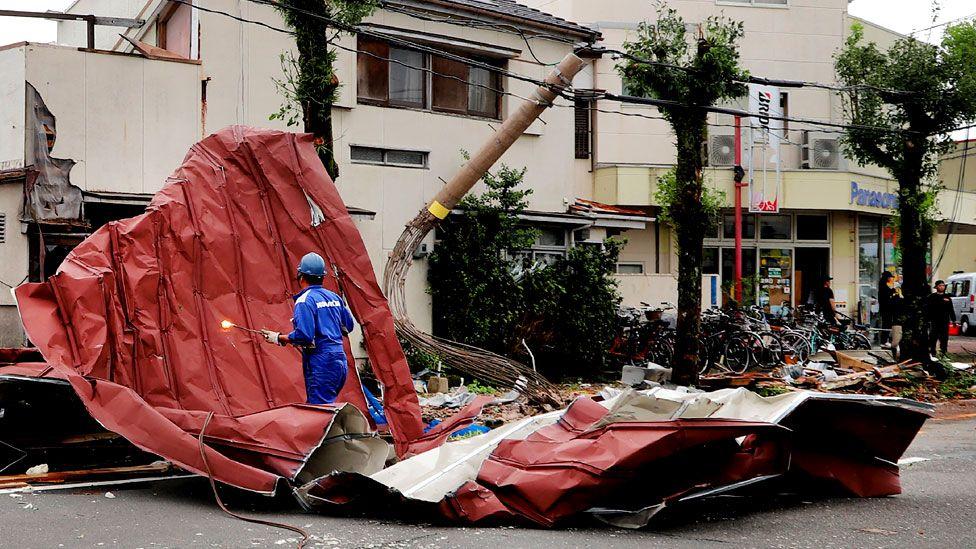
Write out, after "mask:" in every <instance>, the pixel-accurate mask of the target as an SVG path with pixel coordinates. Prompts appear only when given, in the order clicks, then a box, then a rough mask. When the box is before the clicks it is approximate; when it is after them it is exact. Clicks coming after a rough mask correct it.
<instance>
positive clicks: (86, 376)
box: [0, 127, 932, 527]
mask: <svg viewBox="0 0 976 549" xmlns="http://www.w3.org/2000/svg"><path fill="white" fill-rule="evenodd" d="M309 250H315V251H318V252H320V253H321V255H323V256H324V257H325V258H326V260H327V262H328V264H329V267H330V268H329V269H328V271H329V273H330V274H331V276H328V277H327V278H326V280H325V283H324V285H325V286H327V287H328V288H329V289H331V290H333V291H336V292H338V293H340V294H341V295H343V296H344V297H345V298H346V300H347V302H348V303H349V305H350V308H351V309H352V312H353V314H354V316H355V317H356V319H357V320H358V323H359V325H360V326H361V327H362V329H363V333H364V342H365V346H366V351H367V354H368V359H369V365H370V367H371V368H372V369H373V373H374V374H375V376H376V379H377V381H378V382H379V386H380V388H381V390H382V397H383V402H382V410H383V413H384V414H385V417H384V418H383V419H385V420H386V425H387V427H388V429H389V436H390V438H392V441H393V449H394V450H395V455H396V459H398V460H399V462H397V463H395V464H393V465H392V466H390V462H391V461H393V460H391V459H390V457H391V452H390V449H391V448H390V445H389V443H388V442H386V439H385V438H383V437H381V436H380V433H379V430H378V426H379V424H380V423H381V422H380V421H379V420H378V418H377V417H376V416H374V415H372V412H373V411H374V409H375V408H376V406H375V405H374V406H370V405H368V404H367V399H368V398H369V395H367V394H366V392H365V391H364V389H363V386H362V384H361V381H360V379H359V377H358V373H357V371H356V368H355V363H354V362H353V359H352V353H351V350H350V348H349V346H348V341H347V342H346V352H347V356H348V357H349V363H350V369H349V372H350V375H349V379H348V380H347V383H346V386H345V387H344V388H343V390H342V391H341V392H340V395H339V401H338V402H337V404H336V405H334V406H310V405H306V404H304V397H305V395H304V383H303V377H302V371H301V368H300V367H299V366H298V364H299V363H300V358H299V356H298V354H297V352H296V351H295V350H294V349H289V348H283V347H278V346H273V345H264V344H262V342H261V340H260V336H258V335H257V334H256V333H255V332H254V331H249V330H226V329H221V325H222V324H230V325H238V326H241V327H246V328H249V329H253V328H256V327H265V326H277V325H280V324H281V323H282V322H283V319H287V318H289V317H290V316H291V307H292V303H291V296H292V295H293V294H294V293H295V292H296V290H297V288H296V287H295V281H294V276H293V267H294V265H295V264H296V263H297V261H298V258H299V257H300V256H301V255H302V254H304V253H305V252H306V251H309ZM15 295H16V298H17V303H18V307H19V309H20V312H21V314H22V318H23V321H24V324H25V328H26V331H27V333H28V335H29V337H30V339H31V341H33V342H34V343H35V344H36V345H37V347H38V350H39V352H40V354H41V355H43V359H44V362H40V361H37V357H36V356H35V357H33V358H31V357H20V359H18V360H17V361H16V362H17V363H15V364H12V365H9V366H6V367H0V381H6V380H16V382H17V383H22V384H26V386H29V387H31V390H35V391H37V392H38V393H44V392H45V391H48V390H51V391H53V390H54V389H53V388H55V387H59V388H60V390H64V391H68V390H70V392H71V393H73V394H74V395H75V396H76V397H77V401H78V402H80V404H81V405H83V406H84V410H85V411H86V412H87V413H88V414H90V416H91V418H92V419H93V420H94V421H93V423H97V424H98V425H99V426H100V427H99V428H100V429H102V431H101V432H103V433H109V434H117V435H120V437H116V438H115V440H119V441H122V440H124V441H125V446H126V448H127V449H130V450H131V449H133V448H137V449H139V450H142V451H144V452H142V459H145V458H146V457H151V456H160V457H162V458H163V459H164V460H165V461H166V462H167V464H166V467H169V466H170V465H169V464H172V466H174V467H179V468H180V469H183V470H186V471H190V472H192V473H196V474H199V475H205V476H207V477H210V478H211V480H213V479H216V480H217V481H220V482H222V483H225V484H228V485H231V486H235V487H238V488H241V489H244V490H249V491H252V492H258V493H262V494H269V495H270V494H274V493H275V491H276V490H277V489H278V488H279V487H281V488H285V489H286V490H287V491H288V492H289V493H293V494H294V495H295V497H297V498H298V500H299V502H300V503H301V504H302V505H303V506H305V507H307V508H316V509H320V510H330V509H333V508H334V506H336V505H361V506H363V507H364V508H366V509H368V510H371V511H376V510H378V509H380V508H381V507H383V505H380V504H381V503H386V504H387V505H388V506H389V508H390V509H393V510H395V511H396V512H397V513H400V514H404V513H408V512H410V510H416V509H422V510H424V513H425V514H426V516H427V517H428V518H429V516H430V513H432V512H433V513H438V514H440V516H443V517H444V518H446V519H448V520H452V521H457V522H467V523H483V522H489V521H494V522H498V521H504V522H526V521H528V522H531V523H534V524H537V525H540V526H545V527H550V526H558V525H561V524H567V523H568V522H569V521H571V520H573V519H574V518H575V517H578V516H580V515H582V514H590V515H593V516H595V517H598V518H600V519H601V520H604V521H607V522H609V523H611V524H616V525H619V526H630V527H633V526H640V525H642V524H644V523H646V522H647V520H649V519H650V517H651V516H653V514H654V513H656V512H657V511H659V510H660V509H662V508H664V507H667V506H674V505H678V504H680V503H683V502H687V501H691V500H693V499H696V498H699V497H705V496H707V495H712V494H716V493H722V492H726V491H732V490H736V489H738V488H741V487H744V486H746V485H751V484H755V483H758V482H764V481H767V480H771V479H778V480H779V481H782V482H786V483H787V484H788V485H789V486H790V487H791V489H795V490H803V489H806V488H808V487H809V486H810V485H815V486H817V487H819V488H824V487H830V488H832V489H834V491H836V492H838V493H842V494H847V495H856V496H865V497H867V496H879V495H889V494H896V493H898V492H899V491H900V487H899V483H898V467H897V465H896V463H897V460H898V458H899V457H900V456H901V455H902V453H903V452H904V450H905V449H906V448H907V447H908V445H909V444H910V443H911V441H912V439H913V438H914V436H915V434H916V433H917V432H918V430H919V428H920V427H921V425H922V424H923V423H924V421H925V420H926V419H927V417H928V416H929V415H930V414H931V412H932V408H931V407H930V406H927V405H924V404H921V403H917V402H913V401H909V400H905V399H898V398H888V397H878V396H869V395H835V394H824V393H816V392H810V391H799V390H798V391H795V392H790V393H789V394H784V395H779V396H776V397H770V398H764V397H760V396H758V395H756V394H754V393H752V392H749V391H746V390H745V389H741V388H740V389H724V390H718V391H714V392H711V393H700V392H692V391H688V390H667V389H664V388H661V387H657V388H654V389H651V390H649V391H644V392H635V391H632V390H628V391H623V392H615V391H604V392H603V393H601V395H596V396H592V397H591V396H578V397H577V398H575V400H573V401H572V404H571V405H570V406H569V407H568V408H567V409H565V410H556V411H548V410H545V409H544V408H543V409H538V408H530V407H528V402H526V401H525V400H522V396H520V395H519V394H508V395H494V396H488V395H482V394H474V395H473V394H469V393H467V392H465V391H457V392H455V393H451V394H443V395H430V396H428V397H426V398H427V400H426V404H427V406H426V410H427V411H428V412H429V411H431V410H450V413H447V414H445V415H444V416H443V417H439V418H430V419H441V421H439V422H437V423H436V425H434V423H435V422H434V421H430V422H429V424H428V425H427V426H426V428H425V425H424V422H423V421H422V417H421V413H422V412H421V410H422V409H421V405H420V401H419V399H418V396H417V391H416V386H417V385H418V382H416V381H415V380H414V379H413V378H412V376H411V374H410V371H409V369H408V367H407V363H406V360H405V358H404V355H403V351H402V349H401V347H400V345H399V342H398V340H397V337H396V334H395V332H394V322H393V317H392V316H391V314H390V310H389V308H388V305H387V301H386V299H385V298H384V296H383V294H382V292H381V291H380V290H379V286H378V285H377V282H376V279H375V276H374V271H373V268H372V266H371V264H370V262H369V256H368V254H367V252H366V249H365V247H364V245H363V243H362V240H361V238H360V235H359V233H358V231H357V229H356V227H355V225H354V224H353V222H352V220H351V218H350V217H349V214H348V211H347V210H346V208H345V206H344V204H343V203H342V200H341V198H340V197H339V194H338V191H337V190H336V187H335V185H334V184H333V183H332V181H331V180H330V179H329V178H328V175H327V173H326V172H325V170H324V169H323V167H322V164H321V162H320V161H319V159H318V157H317V155H316V152H315V147H314V143H313V140H312V137H311V136H304V135H301V136H299V135H294V134H288V133H283V132H275V131H262V130H255V129H251V128H243V127H233V128H229V129H227V130H223V131H221V132H219V133H217V134H215V135H213V136H211V137H208V138H207V139H205V140H204V141H202V142H200V143H198V144H197V145H195V146H194V147H193V148H192V149H191V151H190V153H189V154H188V155H187V157H186V160H185V161H184V164H183V166H181V167H180V168H179V169H178V170H177V171H176V172H175V173H174V175H173V176H172V178H171V179H170V180H169V182H168V184H167V185H166V186H165V187H164V188H163V189H162V190H161V191H160V192H159V193H158V194H157V195H156V197H155V198H154V200H153V201H152V203H151V205H150V206H149V209H148V210H147V212H146V213H145V214H143V215H140V216H137V217H135V218H131V219H128V220H123V221H119V222H113V223H109V224H108V225H106V226H104V227H102V228H101V229H99V230H98V231H97V232H96V233H95V234H93V235H92V236H91V237H90V238H88V239H87V240H85V241H84V242H83V243H82V244H80V245H79V246H78V247H77V248H76V249H75V250H74V251H73V252H72V253H71V254H70V255H69V257H68V258H67V259H66V260H65V262H64V264H63V265H62V266H61V267H60V269H59V271H58V273H57V274H56V275H55V276H53V277H52V278H50V279H49V280H48V281H47V282H45V283H42V284H26V285H23V286H20V287H19V288H17V289H16V292H15ZM224 321H226V323H225V322H224ZM285 322H286V321H285ZM664 370H665V369H657V368H655V369H649V370H648V371H642V372H639V374H640V376H641V378H642V380H643V381H642V382H652V381H651V380H656V379H660V380H664V379H665V378H666V375H667V372H666V371H664ZM636 374H637V372H635V375H636ZM838 377H840V376H839V375H838ZM526 379H528V378H526ZM890 379H891V378H884V377H883V376H882V375H881V374H878V376H877V379H875V380H873V381H872V383H874V385H878V384H880V383H885V384H887V383H891V381H890ZM780 382H782V381H780ZM421 383H422V382H421ZM435 385H439V387H440V388H441V389H443V388H444V387H443V384H442V383H440V382H438V383H435ZM862 385H866V384H864V383H863V382H862ZM523 387H525V388H526V391H527V392H531V388H532V383H531V380H528V381H527V382H526V384H525V385H523ZM518 388H519V385H518V383H516V389H518ZM579 389H582V387H578V388H577V390H579ZM590 390H591V389H590V388H587V390H586V391H585V392H589V391H590ZM581 392H583V391H581ZM516 393H517V392H516ZM523 396H524V395H523ZM555 396H558V397H560V398H562V397H567V396H569V395H567V394H559V395H555ZM555 396H554V398H553V399H552V400H558V399H556V398H555ZM33 400H34V401H35V402H38V403H43V402H44V400H43V395H40V396H35V397H34V398H33ZM489 403H493V406H492V409H494V410H496V411H495V412H490V413H497V414H498V415H499V416H500V417H497V418H494V419H496V420H497V421H494V423H493V425H492V426H497V428H495V429H493V430H491V431H490V432H487V433H483V434H478V433H479V432H483V431H485V430H487V427H484V428H478V429H473V430H469V431H462V430H463V429H465V428H467V427H468V426H469V425H470V424H471V423H472V420H474V419H475V418H476V417H477V416H478V415H479V414H480V413H481V411H482V409H483V408H484V406H486V405H487V404H489ZM546 404H548V403H545V402H544V403H540V406H546ZM39 406H43V404H39ZM452 406H453V407H452ZM525 413H528V414H531V416H529V417H522V418H518V417H515V416H516V415H517V414H525ZM506 414H509V416H506ZM489 419H492V418H489ZM485 423H488V421H485ZM23 425H24V426H30V425H31V424H30V423H29V422H28V423H24V424H23ZM879 425H884V426H885V428H884V429H879V428H878V426H879ZM459 431H462V432H465V433H467V434H470V435H471V436H468V437H467V438H464V439H461V440H458V441H456V442H449V443H446V444H445V440H446V439H447V438H448V437H449V436H451V435H452V434H456V433H458V432H459ZM9 434H10V433H9V432H7V431H6V430H0V440H3V439H5V438H8V436H9ZM94 434H98V433H94ZM27 438H29V437H27ZM96 438H98V437H96ZM25 440H26V439H25ZM11 448H13V449H14V450H15V451H16V452H20V454H22V455H20V456H13V458H14V462H16V463H18V467H21V466H23V468H22V469H21V470H20V471H14V472H13V474H20V473H21V472H23V470H24V469H26V467H28V466H32V465H40V464H41V463H50V462H48V461H43V462H42V461H33V460H32V461H30V462H27V461H25V460H24V457H23V456H24V455H26V454H27V452H25V451H24V450H23V449H21V448H16V447H14V446H13V445H11ZM16 452H15V453H16ZM152 459H153V460H158V459H159V458H157V457H153V458H152ZM4 465H5V464H4V463H0V467H3V466H4ZM120 466H128V467H138V466H148V467H157V468H158V467H162V465H155V466H154V465H153V464H152V462H151V461H147V462H143V463H124V464H121V465H120ZM91 469H93V467H88V470H89V474H101V473H91ZM94 469H98V467H94ZM102 469H106V468H104V467H103V468H102ZM70 470H72V468H71V467H63V468H62V467H61V466H60V465H59V467H57V468H53V467H52V468H50V470H49V471H48V473H44V474H45V475H50V474H52V473H53V474H60V475H61V476H62V477H63V476H64V475H65V473H64V472H63V471H70ZM154 471H155V469H154ZM661 471H668V474H667V475H661ZM52 480H57V479H56V478H52ZM19 481H22V479H21V480H15V481H12V482H19Z"/></svg>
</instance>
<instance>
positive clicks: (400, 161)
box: [349, 145, 428, 168]
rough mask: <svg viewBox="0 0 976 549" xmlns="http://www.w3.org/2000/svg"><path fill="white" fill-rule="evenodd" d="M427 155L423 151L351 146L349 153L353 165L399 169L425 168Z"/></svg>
mask: <svg viewBox="0 0 976 549" xmlns="http://www.w3.org/2000/svg"><path fill="white" fill-rule="evenodd" d="M427 154H428V153H426V152H424V151H409V150H402V149H382V148H379V147H360V146H358V145H353V146H352V147H350V151H349V157H350V159H351V160H352V162H353V164H376V165H378V166H395V167H399V168H426V167H427Z"/></svg>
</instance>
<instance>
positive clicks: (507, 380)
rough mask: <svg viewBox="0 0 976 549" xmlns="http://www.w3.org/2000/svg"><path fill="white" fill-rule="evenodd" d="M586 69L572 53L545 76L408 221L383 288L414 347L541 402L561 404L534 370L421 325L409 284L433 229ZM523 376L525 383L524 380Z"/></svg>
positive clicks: (402, 334)
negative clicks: (411, 309)
mask: <svg viewBox="0 0 976 549" xmlns="http://www.w3.org/2000/svg"><path fill="white" fill-rule="evenodd" d="M582 69H583V61H582V60H581V59H580V58H579V57H576V56H575V55H573V54H569V55H567V56H566V58H565V59H563V60H562V61H561V62H560V63H559V65H558V66H556V68H555V69H553V71H552V72H551V73H550V74H549V76H547V77H546V80H545V85H541V86H539V87H538V88H537V89H536V90H535V91H534V92H533V94H532V98H531V100H530V101H527V102H525V103H523V104H522V106H521V107H519V109H518V110H517V111H515V112H514V113H512V115H511V116H509V117H508V118H507V119H506V120H505V122H504V123H503V124H502V126H501V127H500V128H499V129H498V131H497V132H495V134H494V135H492V137H491V139H490V140H489V141H488V142H487V143H485V144H484V146H482V147H481V149H480V150H478V152H477V153H475V154H474V156H472V157H471V159H470V160H469V161H468V162H467V163H466V164H465V165H464V166H463V167H462V168H461V171H459V172H458V173H457V174H455V175H454V177H453V178H451V180H450V181H449V182H448V183H447V185H445V186H444V188H442V189H441V190H440V192H439V193H437V196H435V197H434V199H433V200H431V202H430V204H428V205H427V207H426V208H424V209H423V210H421V211H420V213H418V214H417V217H415V218H414V219H413V220H412V221H411V222H410V223H408V224H407V226H406V228H405V229H404V231H403V234H401V235H400V240H399V241H398V242H397V244H396V247H394V249H393V252H392V253H391V254H390V259H389V260H388V261H387V263H386V271H385V273H384V276H383V287H384V288H383V289H384V291H385V292H386V296H387V299H389V302H390V309H391V310H392V312H393V319H394V322H395V324H396V330H397V334H398V335H399V336H400V337H401V339H403V340H406V341H407V342H408V343H409V344H410V345H413V346H414V347H417V348H418V349H421V350H424V351H427V352H430V353H432V354H434V355H436V356H437V357H439V358H440V359H441V360H442V361H443V363H444V365H446V366H450V367H451V368H453V369H455V370H458V371H460V372H464V373H467V374H469V375H472V376H476V377H478V378H479V379H482V380H484V381H489V382H494V383H497V384H499V385H504V386H509V387H513V386H516V385H519V388H520V390H522V391H523V392H524V393H525V394H526V396H528V397H529V398H531V399H534V400H536V401H538V402H543V403H550V404H554V405H555V404H559V402H558V399H557V393H556V391H555V388H554V387H553V386H552V385H551V384H550V383H549V382H548V381H546V379H545V378H544V377H542V376H541V375H539V374H538V373H536V372H534V371H532V369H531V368H529V367H527V366H525V365H524V364H521V363H519V362H517V361H514V360H511V359H508V358H506V357H503V356H501V355H498V354H495V353H491V352H489V351H485V350H483V349H478V348H476V347H471V346H469V345H464V344H461V343H456V342H453V341H448V340H445V339H441V338H437V337H434V336H432V335H430V334H427V333H424V332H423V331H422V330H420V329H418V328H417V327H416V326H414V324H413V323H412V322H411V321H410V317H409V316H408V314H407V301H406V297H405V295H404V283H405V281H406V278H407V272H408V271H409V269H410V265H411V263H412V260H413V253H414V251H415V250H416V249H417V247H418V246H419V245H420V243H421V241H422V240H423V239H424V238H425V237H426V236H427V234H428V233H430V231H431V230H432V229H433V228H434V227H435V226H437V224H438V223H440V222H441V221H442V220H444V219H445V218H446V217H447V216H448V214H449V213H451V210H452V209H453V208H454V207H455V206H457V204H458V202H460V201H461V199H462V198H463V197H464V195H466V194H467V193H468V191H470V190H471V188H472V187H474V185H475V183H477V182H478V181H479V180H480V179H481V178H482V177H484V175H485V173H487V171H488V170H489V169H490V168H491V167H492V166H493V165H494V164H495V162H497V161H498V159H499V158H501V157H502V155H503V154H505V151H507V150H508V149H509V148H510V147H511V146H512V144H513V143H515V141H516V140H517V139H518V138H519V137H520V136H521V135H522V134H523V133H525V130H526V129H528V127H529V126H530V125H531V124H532V122H534V121H535V120H536V119H537V118H538V117H539V115H541V114H542V113H543V112H545V110H546V109H547V108H549V107H550V106H552V103H553V101H555V99H556V97H558V96H559V95H560V93H561V92H562V91H563V90H566V89H567V88H569V87H570V86H571V85H572V81H573V77H574V76H576V74H577V73H579V71H580V70H582ZM519 378H523V379H524V381H521V382H520V380H519Z"/></svg>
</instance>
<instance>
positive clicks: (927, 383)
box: [700, 351, 976, 401]
mask: <svg viewBox="0 0 976 549" xmlns="http://www.w3.org/2000/svg"><path fill="white" fill-rule="evenodd" d="M950 367H951V369H952V371H954V372H973V371H974V369H976V366H974V365H973V364H962V363H951V364H950ZM944 385H945V382H944V381H942V380H939V379H936V378H935V377H933V376H932V375H930V374H929V372H928V371H926V369H925V367H924V366H923V365H922V364H919V363H917V362H912V361H904V362H895V361H893V360H891V359H889V358H887V357H886V356H884V355H883V354H881V353H878V352H874V351H844V352H841V351H831V352H829V353H821V354H818V355H815V356H814V357H811V360H810V361H808V362H806V363H803V364H788V365H784V366H782V367H781V368H778V369H774V370H772V371H764V372H746V373H744V374H730V373H720V374H712V375H707V376H702V378H701V381H700V386H701V387H702V388H705V389H719V388H726V387H746V388H750V389H753V390H758V391H760V392H766V393H767V394H777V393H783V392H789V391H796V390H801V389H803V390H811V391H822V392H840V393H858V394H868V395H881V396H902V397H906V396H907V397H910V398H915V399H919V400H925V401H936V400H942V399H943V398H944V393H945V390H944Z"/></svg>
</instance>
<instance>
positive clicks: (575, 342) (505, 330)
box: [427, 165, 621, 377]
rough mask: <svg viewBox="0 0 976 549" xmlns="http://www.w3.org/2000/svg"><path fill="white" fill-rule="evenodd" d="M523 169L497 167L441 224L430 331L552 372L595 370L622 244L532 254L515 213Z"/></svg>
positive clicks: (611, 315)
mask: <svg viewBox="0 0 976 549" xmlns="http://www.w3.org/2000/svg"><path fill="white" fill-rule="evenodd" d="M524 176H525V169H514V168H510V167H507V166H504V165H503V166H502V167H501V168H499V169H498V170H497V172H495V173H488V174H486V175H485V176H484V178H483V181H484V183H485V187H486V188H487V190H486V191H485V192H484V193H482V194H480V195H469V196H466V197H465V198H464V199H463V200H462V201H461V203H460V205H459V207H458V209H457V210H455V212H456V213H454V214H453V215H451V216H450V217H448V218H447V219H446V220H444V223H443V224H442V225H441V226H440V227H439V228H438V242H437V245H436V246H435V247H434V251H433V253H432V254H431V255H430V258H429V269H428V273H427V280H428V282H429V284H430V294H431V296H432V297H433V313H434V334H436V335H438V336H441V337H446V338H448V339H451V340H454V341H459V342H461V343H465V344H467V345H474V346H476V347H480V348H483V349H487V350H490V351H492V352H495V353H498V354H502V355H505V356H509V357H513V358H518V359H520V360H526V361H528V360H529V359H530V358H529V356H528V353H527V352H526V351H525V348H524V347H523V345H522V341H523V340H524V341H525V342H526V344H527V345H528V346H529V347H530V348H531V349H532V352H533V355H534V357H535V359H536V361H537V365H538V369H539V371H541V372H543V373H545V374H546V375H550V376H553V377H570V376H592V375H593V374H594V373H595V372H599V371H600V370H601V369H602V367H603V366H604V364H605V362H604V361H605V360H606V358H607V351H608V350H609V348H610V345H611V343H612V341H613V337H614V335H615V332H616V320H617V308H618V307H619V305H620V296H619V294H618V292H617V283H616V279H615V278H614V276H613V275H614V272H615V270H616V264H617V259H618V257H619V254H620V248H621V243H620V242H618V241H615V240H612V239H608V240H607V241H606V242H604V244H603V245H602V246H600V245H591V244H582V245H577V246H574V247H572V248H571V249H570V250H569V252H568V253H567V254H566V257H561V258H556V259H553V260H550V261H546V262H543V261H536V260H533V259H532V258H531V257H530V256H529V255H527V253H526V252H527V251H528V250H529V249H531V247H532V245H533V244H534V243H535V240H536V238H537V237H538V236H539V234H540V233H539V230H537V229H534V228H531V227H528V226H526V225H525V223H524V222H523V221H522V220H521V219H520V218H519V214H520V213H521V212H522V211H524V209H525V208H526V206H527V205H528V201H527V198H528V196H529V195H530V194H531V192H532V191H531V190H530V189H521V188H520V187H519V185H521V183H522V180H523V177H524Z"/></svg>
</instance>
